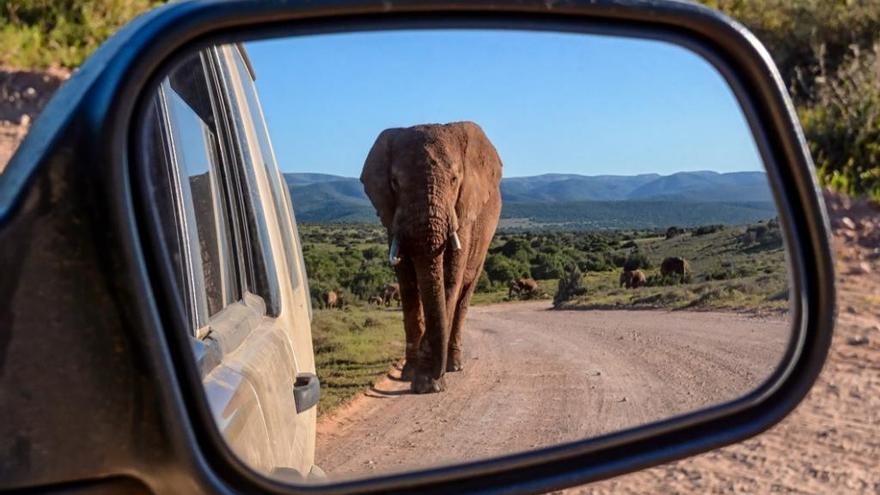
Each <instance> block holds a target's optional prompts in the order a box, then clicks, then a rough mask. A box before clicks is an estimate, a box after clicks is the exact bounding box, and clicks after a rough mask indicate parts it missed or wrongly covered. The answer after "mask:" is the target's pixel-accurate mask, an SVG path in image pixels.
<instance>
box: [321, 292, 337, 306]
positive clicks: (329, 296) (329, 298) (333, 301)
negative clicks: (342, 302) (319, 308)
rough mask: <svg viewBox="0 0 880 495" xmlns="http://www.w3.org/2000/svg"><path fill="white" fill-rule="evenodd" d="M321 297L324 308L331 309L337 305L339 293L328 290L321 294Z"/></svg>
mask: <svg viewBox="0 0 880 495" xmlns="http://www.w3.org/2000/svg"><path fill="white" fill-rule="evenodd" d="M322 299H323V301H324V308H326V309H333V308H335V307H336V306H337V305H339V295H338V294H337V293H336V291H332V290H328V291H327V292H325V293H324V294H323V295H322Z"/></svg>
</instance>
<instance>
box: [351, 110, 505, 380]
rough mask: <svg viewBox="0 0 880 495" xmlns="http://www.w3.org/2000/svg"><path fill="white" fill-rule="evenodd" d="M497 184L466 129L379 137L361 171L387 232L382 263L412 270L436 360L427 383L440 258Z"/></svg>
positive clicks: (417, 129) (479, 139) (438, 339)
mask: <svg viewBox="0 0 880 495" xmlns="http://www.w3.org/2000/svg"><path fill="white" fill-rule="evenodd" d="M500 180H501V160H500V158H499V157H498V153H497V152H496V150H495V148H494V146H492V144H491V143H490V142H489V139H488V138H487V137H486V135H485V134H484V133H483V130H482V129H480V127H479V126H478V125H477V124H474V123H473V122H456V123H452V124H444V125H435V124H429V125H419V126H414V127H409V128H396V129H387V130H385V131H382V133H381V134H379V137H378V138H377V139H376V142H375V143H374V144H373V147H372V149H371V150H370V152H369V154H368V155H367V159H366V161H365V163H364V168H363V172H362V173H361V182H362V183H363V185H364V191H365V192H366V194H367V196H368V197H369V198H370V201H371V202H372V203H373V206H374V207H375V208H376V212H377V213H378V216H379V218H380V219H381V221H382V225H383V226H385V228H386V229H387V231H388V239H389V261H390V263H391V264H392V265H397V264H398V263H399V262H400V260H401V259H402V258H405V257H409V261H411V262H412V265H413V266H414V269H415V277H416V279H417V282H418V294H419V298H420V299H421V303H422V307H423V309H424V317H425V325H426V327H425V335H426V338H427V339H428V345H429V346H430V348H431V349H432V351H431V352H432V353H440V354H441V355H440V356H438V357H436V358H435V359H433V361H434V363H433V364H432V366H433V367H434V368H435V369H434V371H435V373H433V374H434V375H439V376H442V372H443V370H444V368H445V361H446V354H445V353H446V350H445V348H446V342H447V340H448V336H449V335H448V334H449V324H448V323H449V322H448V320H449V319H450V315H449V313H448V312H447V308H446V304H447V303H446V300H445V299H446V297H447V295H446V292H447V291H446V288H447V287H446V285H445V281H444V256H443V255H444V253H445V252H447V250H449V249H451V250H459V249H461V246H462V241H461V239H460V238H459V236H460V235H462V234H460V233H467V232H470V231H471V230H473V223H474V222H475V221H476V219H477V218H478V216H479V215H480V213H481V211H482V209H483V207H484V205H485V204H486V203H487V202H488V201H489V199H490V198H492V197H493V195H495V197H496V198H497V197H498V194H499V192H498V191H499V189H498V188H499V183H500ZM492 229H493V231H494V226H493V227H492ZM465 235H467V234H465Z"/></svg>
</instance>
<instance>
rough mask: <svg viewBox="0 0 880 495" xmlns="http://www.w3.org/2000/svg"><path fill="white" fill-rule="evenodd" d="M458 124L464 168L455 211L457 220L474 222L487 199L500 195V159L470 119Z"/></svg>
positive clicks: (486, 138)
mask: <svg viewBox="0 0 880 495" xmlns="http://www.w3.org/2000/svg"><path fill="white" fill-rule="evenodd" d="M459 126H460V128H461V132H462V136H461V138H462V141H463V142H462V147H463V154H464V159H463V162H462V163H463V169H464V170H463V177H462V183H461V190H460V191H459V194H458V202H457V203H456V205H455V210H456V214H457V215H458V218H459V221H460V222H461V221H464V222H473V221H474V220H476V218H477V215H479V213H480V211H481V210H482V208H483V206H484V205H485V204H486V203H487V202H488V201H489V199H491V198H492V196H493V195H499V194H501V192H500V190H499V185H500V183H501V158H500V157H499V156H498V151H496V150H495V146H493V145H492V143H491V142H490V141H489V138H488V137H486V134H485V133H484V132H483V129H481V128H480V126H478V125H477V124H475V123H473V122H461V123H459Z"/></svg>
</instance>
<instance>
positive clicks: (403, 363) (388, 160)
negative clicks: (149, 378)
mask: <svg viewBox="0 0 880 495" xmlns="http://www.w3.org/2000/svg"><path fill="white" fill-rule="evenodd" d="M148 96H149V102H150V103H149V105H147V107H148V108H147V111H146V114H145V116H144V120H143V124H142V127H143V129H142V134H143V136H144V138H143V139H142V141H141V145H140V146H141V148H142V149H141V150H140V152H141V155H142V156H143V157H144V161H145V163H146V164H147V166H149V167H150V170H151V171H152V173H153V180H154V184H152V190H153V191H154V197H153V198H152V201H153V207H155V208H157V209H158V210H159V211H161V212H162V215H161V218H162V219H163V222H164V225H163V230H164V234H163V235H164V239H165V246H166V249H167V250H168V251H169V252H168V255H169V259H170V260H171V261H172V264H173V266H174V268H175V270H176V272H175V277H174V280H175V283H176V285H177V288H176V290H178V292H179V298H180V299H179V300H180V302H181V307H183V308H185V312H186V316H187V321H186V325H187V328H186V329H185V330H186V331H188V334H187V335H188V337H189V338H190V340H191V342H192V349H193V354H194V357H195V359H196V361H197V363H198V365H199V369H200V370H201V373H202V376H201V380H202V383H203V385H204V389H205V391H206V398H207V400H208V402H209V403H210V408H211V411H212V412H213V415H214V419H215V421H216V424H217V427H218V428H219V430H220V431H221V432H222V433H223V436H224V438H225V439H226V440H227V442H228V444H229V446H230V447H231V448H232V450H233V451H234V452H235V453H236V454H237V455H238V456H240V457H241V458H242V459H243V460H245V461H246V462H247V463H248V464H249V465H251V466H252V467H254V468H255V469H257V470H258V471H260V472H263V473H265V474H268V475H270V476H275V477H279V478H282V479H285V480H288V481H291V482H304V481H316V482H322V481H328V480H329V481H333V480H338V479H345V478H351V477H359V476H367V475H376V474H380V473H391V472H401V471H406V470H412V469H417V468H426V467H432V466H438V465H446V464H453V463H462V462H467V461H473V460H477V459H485V458H490V457H496V456H502V455H505V454H513V453H517V452H523V451H527V450H531V449H537V448H541V447H547V446H553V445H557V444H561V443H566V442H573V441H578V440H583V439H586V438H590V437H595V436H598V435H602V434H607V433H611V432H616V431H621V430H624V429H627V428H631V427H635V426H638V425H644V424H647V423H651V422H655V421H659V420H664V419H669V418H672V417H675V416H679V415H682V414H685V413H689V412H693V411H697V410H700V409H704V408H706V407H708V406H712V405H717V404H720V403H724V402H727V401H731V400H734V399H737V398H740V397H742V396H743V395H744V394H747V393H748V392H750V391H752V390H754V389H755V388H756V387H758V386H759V385H761V384H762V382H763V381H764V380H766V379H767V378H768V377H769V376H770V375H771V373H773V371H774V370H775V369H776V368H777V366H778V364H779V363H780V360H781V359H782V356H783V354H784V353H785V350H786V348H787V346H788V344H789V340H790V337H791V332H792V329H791V323H790V310H789V276H788V265H787V261H786V254H785V247H784V244H783V234H782V232H781V227H780V222H779V219H778V212H777V208H776V205H775V204H774V200H773V196H772V194H771V189H770V186H769V183H768V179H767V175H766V173H765V167H764V163H763V161H762V158H761V153H760V152H759V150H758V147H757V145H756V140H755V138H754V136H753V133H752V131H751V130H750V127H749V124H748V122H747V119H746V116H745V113H744V111H743V109H742V108H741V106H740V104H739V103H738V99H737V97H736V96H735V94H734V92H733V91H732V89H731V88H730V86H729V85H728V83H727V82H726V81H725V79H724V77H722V75H721V74H720V73H719V72H718V70H716V69H715V68H714V66H713V65H712V64H710V63H709V62H707V61H706V60H705V59H704V58H702V57H700V56H699V55H697V54H695V53H694V52H692V51H689V50H688V49H685V48H682V47H680V46H677V45H674V44H671V43H667V42H662V41H656V40H645V39H634V38H623V37H614V36H605V35H602V36H600V35H587V34H567V33H556V32H540V31H515V30H465V29H458V30H456V29H445V30H398V31H372V32H354V33H347V34H321V35H309V36H300V37H290V38H284V39H271V40H261V41H254V42H248V43H242V44H226V45H218V46H214V47H210V48H205V49H201V50H199V51H193V52H191V53H189V54H186V56H184V57H182V58H180V59H179V60H178V61H177V62H176V63H175V64H174V66H173V67H172V68H171V69H170V70H169V72H168V73H167V75H166V77H165V78H164V79H163V80H162V82H161V84H160V85H159V87H158V88H157V89H156V90H155V94H153V95H148Z"/></svg>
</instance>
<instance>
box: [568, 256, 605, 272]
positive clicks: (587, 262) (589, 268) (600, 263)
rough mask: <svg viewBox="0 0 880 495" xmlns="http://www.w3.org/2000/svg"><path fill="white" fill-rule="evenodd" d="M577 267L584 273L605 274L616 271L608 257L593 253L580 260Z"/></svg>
mask: <svg viewBox="0 0 880 495" xmlns="http://www.w3.org/2000/svg"><path fill="white" fill-rule="evenodd" d="M577 267H578V268H579V269H580V270H581V271H582V272H604V271H608V270H612V269H614V265H613V264H612V263H611V261H610V260H609V259H608V257H607V256H605V255H599V254H592V253H591V254H588V255H587V256H586V257H584V258H581V259H579V260H578V262H577Z"/></svg>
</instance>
